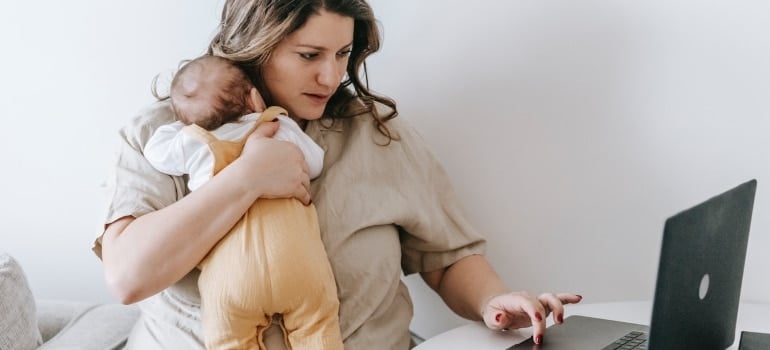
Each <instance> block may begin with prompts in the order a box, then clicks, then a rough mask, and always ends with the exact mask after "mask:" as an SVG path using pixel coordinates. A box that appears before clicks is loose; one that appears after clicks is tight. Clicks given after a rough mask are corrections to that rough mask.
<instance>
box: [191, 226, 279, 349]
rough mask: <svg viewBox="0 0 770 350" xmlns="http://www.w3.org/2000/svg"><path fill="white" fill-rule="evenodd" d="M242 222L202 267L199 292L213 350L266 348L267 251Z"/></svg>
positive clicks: (207, 339)
mask: <svg viewBox="0 0 770 350" xmlns="http://www.w3.org/2000/svg"><path fill="white" fill-rule="evenodd" d="M247 225H248V224H247V223H246V221H245V220H241V221H240V222H238V223H237V224H236V226H235V227H233V229H232V230H230V232H229V233H228V234H227V235H226V236H225V237H224V238H223V239H222V240H221V241H220V242H219V243H217V245H216V246H215V247H214V248H213V249H212V250H211V252H209V255H208V256H207V257H206V258H205V259H204V260H203V261H202V262H201V264H200V268H201V274H200V277H199V278H198V288H199V289H200V293H201V319H202V323H203V333H204V342H205V343H206V348H207V349H209V350H211V349H228V350H230V349H249V350H253V349H260V348H261V349H264V345H262V344H261V343H262V342H261V336H262V332H263V331H264V330H265V329H266V328H267V327H268V326H269V324H270V317H269V316H267V313H268V311H267V310H265V308H264V306H265V303H267V302H269V298H270V295H271V294H270V292H269V291H267V290H266V289H267V288H269V283H268V282H266V279H267V278H268V277H267V276H266V275H265V273H266V271H265V269H266V267H267V265H266V264H265V262H264V260H263V259H264V256H265V254H264V251H263V250H264V249H263V244H262V242H257V241H256V240H260V239H261V238H259V237H258V236H257V235H254V234H253V232H250V231H249V230H248V229H246V227H245V226H247Z"/></svg>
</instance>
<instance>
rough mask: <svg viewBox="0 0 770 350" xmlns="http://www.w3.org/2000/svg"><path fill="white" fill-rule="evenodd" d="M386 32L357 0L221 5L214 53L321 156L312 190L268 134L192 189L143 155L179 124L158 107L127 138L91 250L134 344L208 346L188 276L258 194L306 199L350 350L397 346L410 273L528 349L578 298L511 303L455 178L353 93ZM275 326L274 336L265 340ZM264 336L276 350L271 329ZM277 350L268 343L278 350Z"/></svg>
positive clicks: (235, 0) (397, 122)
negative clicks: (132, 316)
mask: <svg viewBox="0 0 770 350" xmlns="http://www.w3.org/2000/svg"><path fill="white" fill-rule="evenodd" d="M378 49H379V32H378V30H377V27H376V23H375V19H374V15H373V13H372V10H371V8H370V7H369V5H368V4H367V3H366V2H365V1H364V0H327V1H324V0H279V1H268V0H228V1H226V2H225V5H224V9H223V12H222V19H221V24H220V28H219V31H218V33H217V34H216V35H215V37H214V39H213V40H212V43H211V45H210V47H209V52H210V53H212V54H215V55H219V56H223V57H226V58H229V59H232V60H235V61H238V62H240V63H241V64H242V65H243V66H244V67H245V68H246V69H247V71H249V72H252V79H253V80H254V82H255V84H257V86H259V87H260V91H261V92H262V93H263V94H264V97H265V100H266V101H267V102H268V105H280V106H283V107H285V108H286V109H287V110H288V111H289V114H290V115H291V116H292V117H293V118H295V119H296V120H297V122H298V123H299V124H300V125H301V126H302V127H303V128H304V130H305V132H306V133H307V134H308V135H309V136H310V137H311V138H313V139H314V140H315V141H316V142H317V143H318V144H319V145H321V146H322V147H323V148H324V150H325V151H326V156H325V161H324V168H323V171H322V174H321V176H320V177H318V178H317V179H315V180H314V181H313V183H312V184H311V183H310V181H309V178H308V171H307V169H306V167H305V166H304V163H305V162H304V161H303V159H302V156H301V155H300V152H299V150H298V149H297V148H296V147H295V146H293V145H290V144H288V143H286V142H281V141H277V140H273V139H271V138H270V136H271V135H272V134H273V133H274V132H275V131H276V128H277V125H275V124H266V125H264V126H263V127H261V128H260V129H258V131H257V132H256V133H255V134H254V135H252V137H250V139H249V141H248V142H247V144H246V146H245V148H244V150H243V153H242V155H241V157H240V158H238V159H237V160H236V161H235V162H233V163H232V164H231V165H230V166H228V167H227V168H225V169H224V170H222V171H221V172H220V173H219V174H218V175H217V176H215V177H213V178H212V179H211V180H210V181H209V182H207V183H206V184H205V185H203V186H202V187H200V188H199V189H198V190H196V191H195V192H192V193H189V194H188V195H185V194H186V191H185V187H184V182H183V180H182V179H180V178H174V177H169V176H166V175H162V174H160V173H158V172H156V171H155V170H153V169H152V168H151V167H150V166H149V165H148V164H147V162H146V160H145V159H144V158H143V156H142V148H143V146H144V144H145V142H146V140H147V138H148V137H149V135H151V134H152V131H153V130H154V129H155V128H157V127H158V126H159V125H162V124H165V123H169V122H171V121H172V120H173V118H174V117H173V114H172V112H171V110H170V108H169V105H168V104H167V103H166V102H159V103H157V104H155V105H153V106H151V108H150V109H148V110H146V111H145V112H144V113H143V114H142V115H141V116H140V117H138V118H136V119H135V120H134V121H133V123H132V124H131V125H129V126H127V127H126V128H124V129H123V130H122V133H121V135H122V137H123V139H122V141H123V143H122V148H121V150H120V156H119V157H118V161H117V164H116V168H115V169H116V175H115V176H114V178H113V179H114V184H112V189H113V193H112V200H111V202H110V206H109V209H108V214H107V218H106V219H105V223H106V226H105V227H106V229H105V231H104V233H103V234H102V235H101V236H100V237H99V238H98V239H97V242H96V244H95V247H94V248H95V251H96V253H97V254H100V256H101V257H102V259H103V262H104V269H105V276H106V280H107V283H108V285H109V287H110V289H111V290H112V291H113V293H114V294H115V295H117V296H118V297H119V298H120V299H121V300H122V301H123V302H124V303H134V302H138V301H142V302H141V304H140V305H141V306H142V311H143V316H142V319H141V320H140V321H139V323H138V324H137V326H136V327H135V328H134V331H133V333H132V335H131V338H130V339H129V344H128V347H129V348H136V349H177V348H179V349H181V348H184V349H196V348H201V340H200V320H199V314H198V311H199V305H200V300H199V293H198V290H197V285H196V280H197V271H196V269H195V266H196V265H197V264H198V263H199V262H200V261H201V259H202V258H203V257H204V256H205V255H206V253H207V252H208V251H209V250H210V249H211V248H212V247H213V246H214V244H215V243H216V242H217V241H219V240H220V239H221V238H222V236H223V235H224V234H225V233H226V232H227V231H228V229H229V228H230V227H231V226H232V225H233V224H234V223H235V222H236V221H238V219H239V218H240V216H241V215H242V214H243V213H244V212H245V211H246V209H247V208H248V207H249V206H250V205H251V203H252V202H254V200H256V199H257V198H275V197H296V198H298V199H299V200H301V201H302V202H304V203H309V202H310V201H311V195H312V201H313V203H314V204H315V206H316V209H317V210H318V218H319V224H320V227H321V233H322V237H323V240H324V245H325V247H326V250H327V253H328V255H329V258H330V260H331V261H330V262H331V265H332V269H333V271H334V275H335V278H336V280H337V284H338V293H339V299H340V327H341V331H342V336H343V339H344V342H345V346H346V348H350V349H406V348H408V347H409V346H410V337H409V331H408V326H409V322H410V319H411V313H412V309H411V301H410V298H409V294H408V292H407V290H406V287H405V286H404V285H403V283H401V278H400V277H401V274H402V271H403V272H404V273H407V274H409V273H415V272H419V273H420V274H421V276H422V277H423V279H424V280H425V281H426V283H428V285H429V286H430V287H431V288H433V289H434V290H435V291H436V292H437V293H438V294H439V295H440V296H441V297H442V298H443V299H444V301H445V302H446V303H447V305H448V306H449V307H450V308H451V309H452V310H454V311H455V312H456V313H457V314H459V315H460V316H463V317H465V318H468V319H471V320H482V319H483V320H484V322H485V323H486V325H487V326H488V327H489V328H491V329H493V330H499V329H503V328H516V327H526V326H529V325H533V332H534V337H535V341H536V342H538V343H539V342H541V341H542V337H543V334H544V331H545V317H546V316H547V315H548V314H549V313H551V312H553V314H554V320H555V321H556V322H557V323H560V322H561V321H562V317H563V314H564V309H563V305H564V304H569V303H576V302H579V301H580V297H579V296H577V295H573V294H559V295H554V294H550V293H547V294H543V295H540V296H539V297H533V296H530V295H528V294H526V293H523V292H511V291H510V290H509V289H508V288H507V287H506V286H505V285H504V283H503V282H502V281H501V280H500V278H499V277H498V276H497V274H496V273H495V272H494V270H493V269H492V267H491V266H490V265H489V263H488V262H487V261H486V259H485V258H484V257H483V255H481V254H483V249H484V244H485V242H484V240H483V239H482V238H481V237H480V236H479V235H478V234H476V232H475V231H474V230H473V229H472V228H471V227H470V226H469V225H468V223H467V221H466V220H465V218H464V217H463V214H462V213H461V211H460V209H459V206H458V203H457V202H458V201H457V199H456V198H455V196H454V193H453V191H452V189H451V187H450V185H449V182H448V179H447V177H446V175H445V174H444V172H443V170H442V169H441V167H440V165H439V164H438V163H437V162H436V160H435V159H434V157H433V156H432V155H431V153H430V151H429V150H428V149H427V148H426V147H425V145H424V144H423V142H422V141H421V138H420V137H419V135H417V134H416V132H415V131H414V130H413V129H412V128H411V127H410V126H409V125H407V124H405V123H404V121H403V120H401V119H394V118H395V117H396V115H397V112H396V105H395V103H394V102H392V101H391V100H389V99H387V98H384V97H381V96H378V95H375V94H373V93H372V92H370V91H369V90H368V88H367V86H366V85H364V83H363V82H362V79H364V80H365V72H362V71H361V67H362V66H363V64H364V60H365V59H366V57H367V56H369V55H370V54H372V53H374V52H376V51H377V50H378ZM271 330H272V331H271ZM271 330H268V333H267V334H266V339H265V340H266V343H268V347H269V348H271V349H272V348H273V346H276V347H277V346H280V344H281V335H280V332H279V331H278V330H277V328H276V327H272V328H271ZM276 343H277V345H271V344H276Z"/></svg>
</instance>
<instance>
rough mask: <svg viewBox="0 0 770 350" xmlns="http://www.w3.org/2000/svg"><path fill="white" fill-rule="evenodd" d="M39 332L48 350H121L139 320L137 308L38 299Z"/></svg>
mask: <svg viewBox="0 0 770 350" xmlns="http://www.w3.org/2000/svg"><path fill="white" fill-rule="evenodd" d="M36 304H37V305H36V306H37V307H36V308H37V322H38V329H40V336H41V338H42V342H43V344H42V345H41V346H40V347H38V349H45V350H64V349H68V350H69V349H72V350H75V349H78V350H111V349H122V348H123V345H125V340H126V338H127V336H128V333H129V332H130V331H131V328H132V327H133V325H134V323H136V320H137V319H138V318H139V308H138V307H137V306H136V305H120V304H91V303H83V302H72V301H60V300H38V301H37V302H36Z"/></svg>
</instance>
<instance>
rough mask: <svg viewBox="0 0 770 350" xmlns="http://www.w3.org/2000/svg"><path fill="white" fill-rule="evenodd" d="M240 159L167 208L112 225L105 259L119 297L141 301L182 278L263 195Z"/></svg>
mask: <svg viewBox="0 0 770 350" xmlns="http://www.w3.org/2000/svg"><path fill="white" fill-rule="evenodd" d="M237 163H238V162H237V161H236V162H234V163H233V164H231V165H230V166H228V167H227V168H225V169H224V170H222V171H221V172H220V173H219V174H218V175H217V176H215V177H213V178H212V179H211V180H209V182H208V183H206V184H204V185H203V186H201V187H200V188H199V189H198V190H196V191H195V192H192V193H190V194H189V195H187V196H186V197H185V198H183V199H181V200H179V201H178V202H176V203H174V204H172V205H170V206H168V207H166V208H163V209H161V210H158V211H156V212H152V213H148V214H146V215H143V216H141V217H139V218H136V219H134V218H133V217H126V218H122V219H120V220H118V221H116V222H114V223H112V224H110V225H109V227H108V228H107V230H106V231H105V234H104V237H103V239H102V258H103V260H104V269H105V277H106V281H107V284H108V286H109V287H110V289H111V290H112V291H113V293H114V294H115V295H116V296H117V297H118V298H119V299H120V300H121V302H123V303H126V304H130V303H134V302H137V301H140V300H142V299H144V298H147V297H149V296H151V295H153V294H155V293H157V292H159V291H161V290H163V289H165V288H167V287H168V286H170V285H172V284H173V283H175V282H176V281H178V280H179V279H181V278H182V277H184V276H185V275H186V274H187V273H188V272H190V271H191V270H192V269H193V268H195V266H197V264H198V263H199V262H200V261H201V259H203V257H205V256H206V254H207V253H208V251H209V250H210V249H211V248H212V247H213V246H214V245H215V244H216V243H217V242H218V241H219V240H220V239H221V238H222V236H224V234H225V233H227V231H228V230H229V229H230V228H231V227H232V226H233V225H234V224H235V223H236V222H237V221H238V220H239V219H240V217H241V216H242V215H243V213H244V212H246V210H247V209H248V207H249V206H250V205H251V204H252V203H253V202H254V201H255V200H256V199H257V198H259V196H260V194H261V193H260V191H259V190H258V189H257V188H256V187H255V186H252V187H247V186H245V185H244V184H253V181H246V180H245V178H244V177H245V176H248V175H247V174H246V173H245V172H244V171H242V170H241V168H240V167H239V166H238V164H237Z"/></svg>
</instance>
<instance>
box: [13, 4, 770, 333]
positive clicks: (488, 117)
mask: <svg viewBox="0 0 770 350" xmlns="http://www.w3.org/2000/svg"><path fill="white" fill-rule="evenodd" d="M221 2H222V1H221V0H220V1H215V2H197V1H196V2H190V1H181V0H173V1H162V2H157V1H150V0H137V1H111V2H100V1H87V0H73V1H68V2H65V3H60V2H57V1H53V0H44V1H37V2H34V3H32V2H22V1H14V2H3V3H2V4H0V43H2V44H3V45H4V48H5V49H4V50H3V55H2V56H3V58H2V63H3V64H0V96H2V97H0V116H1V118H2V120H3V124H4V125H6V126H8V127H7V128H6V129H7V130H8V131H6V132H4V135H3V137H1V138H0V146H2V147H0V161H1V162H2V164H3V170H4V173H3V174H2V175H1V176H2V177H1V179H2V180H3V181H2V184H0V212H2V213H3V214H2V216H1V218H2V219H0V250H5V251H9V252H11V253H12V254H13V255H15V256H16V257H17V258H18V259H19V260H21V262H22V264H23V265H24V267H25V268H26V270H27V272H28V274H29V276H30V282H31V283H32V286H33V291H34V292H35V294H36V295H38V296H40V297H58V298H66V299H75V300H99V301H110V300H113V299H112V297H111V296H110V295H109V293H108V292H107V291H106V289H105V287H104V283H103V280H102V276H101V266H100V265H99V262H98V260H97V259H96V258H95V257H94V256H93V255H92V254H91V253H90V251H89V247H90V246H89V244H90V241H91V239H92V236H93V234H94V232H95V231H96V227H97V223H98V221H99V219H100V216H99V213H100V210H101V202H100V201H101V193H100V191H99V185H100V183H101V182H102V180H103V178H104V176H105V175H106V174H107V171H108V164H107V162H108V160H109V159H110V151H111V148H110V147H111V142H112V140H113V139H114V133H115V131H116V130H117V128H118V127H119V126H120V125H122V124H123V123H124V122H125V121H126V120H127V119H128V118H130V117H131V115H132V114H133V113H134V112H135V111H136V110H138V109H139V107H141V106H143V105H145V104H146V103H147V102H149V101H151V100H152V98H151V96H150V94H149V92H148V91H149V82H150V80H151V79H152V77H153V76H154V75H155V74H156V73H159V72H164V71H167V70H169V69H171V68H173V67H174V66H175V65H176V63H177V62H178V61H179V60H180V59H184V58H189V57H192V56H195V55H197V54H198V53H200V52H201V51H202V49H203V47H204V46H205V44H206V43H207V41H208V39H209V37H210V34H211V32H212V29H213V27H214V24H215V23H216V21H217V19H218V15H219V8H220V6H221ZM372 4H373V6H374V8H375V10H376V11H377V14H378V17H379V18H380V19H381V21H382V24H383V26H384V32H385V41H384V48H383V51H382V52H380V53H379V54H377V55H376V56H375V57H373V59H372V60H371V62H370V64H369V70H370V80H371V82H372V84H373V87H374V88H375V90H377V91H380V92H383V93H385V94H388V95H390V96H392V97H394V98H396V99H397V100H398V101H399V108H400V111H401V113H402V117H403V118H407V119H409V120H410V121H411V122H412V123H414V124H415V125H416V126H417V127H418V128H419V129H420V130H421V131H422V133H423V134H424V136H425V138H426V140H427V141H428V142H429V143H430V144H431V145H432V146H433V149H434V151H435V153H436V155H437V156H438V157H439V158H440V159H441V160H442V162H443V164H444V165H445V168H446V170H447V171H448V173H449V175H450V177H451V178H452V180H453V182H454V184H455V186H456V188H457V192H458V193H459V195H460V198H461V199H463V200H464V201H465V207H466V208H467V213H468V215H469V217H470V218H471V220H472V221H473V222H474V223H476V225H477V226H478V228H479V229H480V230H481V231H482V232H483V233H485V234H486V235H487V236H488V237H489V239H490V241H491V242H493V243H494V244H491V245H490V246H489V259H490V260H491V261H492V263H493V264H494V265H495V266H496V267H497V268H498V270H499V272H500V273H501V275H502V277H503V278H504V279H505V280H506V282H508V283H509V284H510V286H511V287H513V288H515V289H527V290H531V291H534V292H540V291H546V290H565V291H575V292H578V293H581V294H582V295H584V296H585V300H586V302H592V301H606V300H622V299H648V298H651V296H652V289H653V285H654V275H655V269H656V265H657V258H658V250H659V241H660V236H661V229H662V225H663V221H664V219H665V218H666V217H667V216H669V215H671V214H673V213H675V212H677V211H679V210H681V209H684V208H685V207H688V206H690V205H693V204H696V203H697V202H700V201H701V200H703V199H705V198H707V197H709V196H711V195H713V194H716V193H717V192H720V191H723V190H726V189H728V188H730V187H732V186H733V185H736V184H738V183H739V182H742V181H744V180H747V179H749V178H757V179H758V180H759V191H758V197H757V201H756V206H755V212H754V223H753V226H752V233H751V235H752V237H751V241H750V246H749V253H748V254H749V256H748V259H747V262H746V273H745V279H744V288H743V297H744V298H745V299H746V300H751V301H762V302H770V297H768V296H769V295H770V281H769V280H768V278H767V277H766V276H767V274H766V272H765V271H766V270H767V269H768V268H770V255H768V254H766V252H767V249H768V248H767V247H769V246H770V236H769V235H768V234H767V231H768V229H770V208H769V207H768V204H767V203H768V200H767V196H766V195H765V192H766V190H765V187H767V186H770V185H768V184H770V166H768V165H767V162H768V160H770V154H769V153H770V141H768V137H767V134H768V131H770V120H768V118H767V114H768V112H770V106H769V105H768V104H770V74H769V73H770V68H768V67H770V66H768V64H767V62H770V38H769V37H768V36H767V35H766V34H767V33H768V32H770V4H768V3H766V2H763V1H759V0H756V1H750V0H732V1H727V0H712V1H708V2H701V1H695V0H667V1H662V0H650V1H616V0H584V1H574V0H551V1H542V0H518V1H505V0H481V1H477V2H473V4H472V5H471V4H470V2H468V1H459V0H420V1H408V0H372ZM426 21H429V23H427V22H426ZM33 128H36V129H38V130H33ZM626 249H636V251H635V252H632V251H628V250H626ZM73 278H77V279H78V280H80V282H77V283H73ZM406 279H407V281H408V283H409V284H410V286H411V287H412V291H413V294H414V299H415V304H416V316H415V321H414V324H413V328H414V329H415V330H417V331H418V333H420V334H422V335H424V336H430V335H433V334H435V333H436V332H439V331H442V330H445V329H447V328H449V327H451V326H453V325H456V324H458V323H459V322H461V321H459V320H458V319H457V318H455V317H453V316H452V315H451V314H450V313H449V312H448V311H446V308H445V307H444V306H443V305H442V304H441V302H440V301H439V300H438V299H437V298H436V297H435V296H434V295H433V294H432V292H430V291H428V290H427V289H426V288H425V287H424V286H422V284H421V282H419V281H418V279H416V278H414V277H413V276H410V277H407V278H406ZM616 283H622V284H616Z"/></svg>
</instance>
